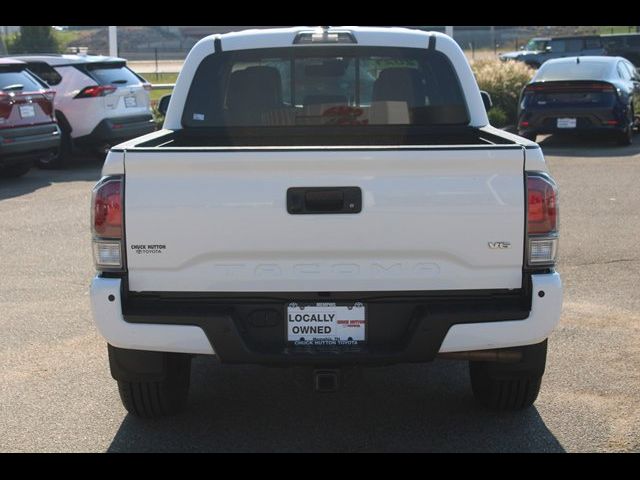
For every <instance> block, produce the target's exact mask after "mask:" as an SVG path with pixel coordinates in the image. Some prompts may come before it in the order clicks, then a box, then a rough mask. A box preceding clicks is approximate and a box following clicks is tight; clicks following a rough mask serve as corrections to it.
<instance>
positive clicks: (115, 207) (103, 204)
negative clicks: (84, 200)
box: [91, 177, 125, 272]
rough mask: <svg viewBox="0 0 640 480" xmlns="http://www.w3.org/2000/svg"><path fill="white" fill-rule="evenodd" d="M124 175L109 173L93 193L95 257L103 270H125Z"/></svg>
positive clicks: (95, 260) (98, 266) (92, 227)
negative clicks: (111, 175)
mask: <svg viewBox="0 0 640 480" xmlns="http://www.w3.org/2000/svg"><path fill="white" fill-rule="evenodd" d="M123 200H124V190H123V179H122V177H105V178H103V179H102V180H100V181H99V182H98V184H97V185H96V186H95V187H94V189H93V193H92V195H91V230H92V231H93V261H94V263H95V266H96V269H97V270H99V271H109V272H122V271H124V268H125V267H124V263H125V262H124V245H123V225H122V211H123V207H124V204H123Z"/></svg>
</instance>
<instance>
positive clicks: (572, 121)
mask: <svg viewBox="0 0 640 480" xmlns="http://www.w3.org/2000/svg"><path fill="white" fill-rule="evenodd" d="M638 98H640V76H639V75H638V72H637V70H636V68H635V66H634V65H633V64H631V62H629V61H628V60H626V59H624V58H622V57H570V58H560V59H556V60H549V61H548V62H546V63H545V64H544V65H542V67H540V70H538V72H537V73H536V75H535V76H534V77H533V78H532V79H531V81H530V82H529V84H527V86H526V87H525V88H524V89H523V91H522V95H521V97H520V105H519V110H518V131H519V133H520V135H521V136H523V137H526V138H529V139H531V140H535V138H536V136H537V135H539V134H549V133H567V132H573V133H576V132H578V133H587V132H588V133H604V134H608V135H611V136H613V137H615V138H616V139H617V140H618V142H619V143H620V144H622V145H629V144H631V143H632V141H633V129H634V123H635V121H636V120H635V116H634V100H637V99H638Z"/></svg>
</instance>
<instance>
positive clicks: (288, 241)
mask: <svg viewBox="0 0 640 480" xmlns="http://www.w3.org/2000/svg"><path fill="white" fill-rule="evenodd" d="M332 28H335V30H348V31H350V32H352V33H353V35H354V36H355V38H356V39H357V45H358V46H384V47H407V48H423V49H426V48H427V45H428V44H429V41H430V39H433V38H435V40H436V41H435V48H436V50H438V51H440V52H442V53H444V54H445V55H446V56H447V57H448V59H449V60H450V62H451V64H452V65H453V67H454V69H455V73H456V75H457V76H458V78H459V81H460V85H461V87H462V91H463V92H464V96H465V99H466V102H467V109H468V113H469V120H470V122H469V126H470V127H476V128H478V129H482V132H484V133H488V134H492V133H493V134H495V135H497V136H498V137H501V138H500V139H498V140H497V141H496V143H493V142H491V141H487V143H486V144H485V143H484V138H482V140H481V141H478V142H476V143H475V144H473V145H466V144H465V145H437V146H425V145H403V146H395V145H394V146H387V145H375V146H344V147H338V146H330V147H323V146H256V147H251V146H235V147H234V146H225V147H215V146H199V147H196V146H189V145H191V144H190V143H189V142H188V141H187V142H185V143H183V144H180V143H179V142H176V145H186V146H175V147H174V146H171V145H172V142H171V140H169V139H170V138H171V137H172V135H173V134H174V133H180V132H179V131H180V130H182V129H183V125H182V114H183V109H184V108H185V102H186V100H187V97H188V94H189V90H190V88H191V83H192V80H193V78H194V75H195V73H196V71H197V69H198V67H199V66H200V64H201V62H202V61H203V59H205V58H206V57H208V56H210V55H212V54H214V52H216V45H217V46H218V47H221V49H222V51H223V52H225V51H233V50H245V49H259V48H278V47H283V48H284V47H287V48H306V49H313V48H315V46H313V45H311V46H309V45H293V40H294V38H295V37H296V35H297V34H298V33H300V32H302V31H308V30H310V28H309V27H294V28H283V29H272V30H255V31H244V32H233V33H229V34H225V35H221V36H220V35H217V36H209V37H206V38H204V39H202V40H201V41H200V42H198V43H197V44H196V45H195V46H194V47H193V49H192V50H191V51H190V53H189V55H188V57H187V59H186V61H185V64H184V66H183V68H182V71H181V73H180V75H179V77H178V80H177V83H176V87H175V89H174V91H173V94H172V97H171V102H170V105H169V109H168V112H167V115H166V117H165V123H164V130H163V131H161V132H156V133H155V134H150V135H148V136H145V137H141V138H138V139H136V140H132V141H129V142H125V143H123V144H121V145H120V146H118V147H115V149H114V150H112V151H111V152H110V153H109V155H108V157H107V160H106V162H105V165H104V168H103V174H104V175H122V176H123V178H124V192H125V193H124V226H125V234H124V250H125V252H126V253H125V260H126V272H125V273H123V274H122V275H123V278H125V277H126V282H124V281H123V280H122V279H119V278H104V277H100V276H99V277H96V278H95V279H94V280H93V282H92V286H91V303H92V309H93V315H94V318H95V321H96V324H97V326H98V329H99V330H100V332H101V334H102V335H103V336H104V337H105V339H106V340H107V341H108V342H109V343H110V344H111V345H113V346H116V347H120V348H125V349H133V350H149V351H160V352H182V353H192V354H215V353H216V352H214V347H213V346H212V343H213V344H214V345H217V347H216V348H217V350H218V352H219V353H220V355H221V356H223V353H222V352H223V350H224V349H223V347H221V346H220V345H224V343H222V344H221V343H216V339H217V338H218V337H217V335H218V334H219V335H220V337H224V332H222V333H220V332H217V333H213V334H212V333H211V331H210V330H208V329H209V328H210V324H209V323H207V322H209V321H210V316H209V312H205V313H204V314H202V318H206V321H203V322H201V323H199V325H200V327H198V326H194V324H189V323H188V322H189V321H190V320H191V319H187V320H185V319H181V318H179V317H180V315H181V313H179V314H177V315H175V318H178V321H182V322H183V323H182V324H180V325H178V324H170V323H169V322H168V321H167V319H166V318H163V319H160V320H159V319H158V318H157V317H154V314H155V315H157V316H164V314H165V312H164V311H162V309H163V307H164V306H165V305H170V306H173V307H174V309H175V310H177V311H180V309H181V308H182V305H184V306H185V309H186V310H188V308H189V305H190V301H191V300H190V299H191V298H198V299H203V300H205V301H211V302H212V303H215V301H216V299H219V298H222V299H224V303H225V304H226V303H229V304H232V305H233V306H234V307H239V310H242V308H243V307H245V306H246V305H245V304H243V302H245V301H249V302H250V300H252V299H254V298H258V297H259V298H263V297H264V298H277V299H278V300H277V301H278V302H280V300H281V298H284V297H285V295H276V294H277V293H278V292H301V293H309V294H310V296H312V297H314V298H315V297H316V296H317V297H318V298H320V297H322V296H323V295H327V294H328V295H331V294H332V293H334V292H335V293H340V292H346V294H343V296H345V297H349V295H350V292H351V293H353V295H352V297H353V300H359V299H358V297H359V295H358V292H407V295H406V297H414V296H415V298H417V299H418V300H416V301H418V302H420V303H425V304H428V302H429V301H430V299H431V298H434V299H435V298H437V297H438V295H441V296H443V297H444V300H443V301H444V302H449V299H448V297H447V296H449V295H451V297H452V298H453V299H454V300H452V301H451V303H446V304H445V310H447V312H446V314H452V315H453V317H455V318H454V320H452V321H451V324H450V326H449V325H447V327H448V333H447V334H446V337H445V338H444V341H443V342H442V343H441V345H440V349H439V351H440V352H442V353H444V352H463V351H474V350H484V349H494V348H508V347H516V346H521V345H532V344H536V343H539V342H541V341H543V340H544V339H545V338H547V337H548V335H549V334H550V333H551V331H552V330H553V328H554V327H555V326H556V325H557V323H558V322H559V319H560V311H561V306H562V284H561V281H560V277H559V275H558V274H557V273H554V272H553V269H552V268H550V269H548V270H536V271H535V273H533V274H531V273H530V272H527V273H526V275H525V274H524V273H523V261H524V256H525V255H524V253H525V252H524V245H525V243H526V239H525V227H526V226H525V221H526V210H527V206H526V198H525V196H526V192H525V181H526V180H525V173H526V172H545V173H546V172H548V169H547V166H546V164H545V162H544V158H543V155H542V151H541V150H540V148H539V147H538V146H537V145H536V144H535V143H533V142H530V141H528V140H525V139H523V138H521V137H518V136H516V135H511V134H507V133H506V132H503V131H501V130H497V129H494V128H493V127H491V126H490V125H489V124H488V118H487V114H486V111H485V107H484V105H483V102H482V98H481V95H480V92H479V90H478V87H477V83H476V81H475V78H474V76H473V73H472V71H471V68H470V66H469V64H468V62H467V60H466V58H465V56H464V54H463V52H462V50H461V49H460V48H459V46H458V45H457V44H456V43H455V42H454V41H453V39H451V38H449V37H447V36H446V35H442V34H440V33H433V32H419V31H416V30H410V29H404V28H378V27H332ZM218 49H219V48H218ZM183 133H184V132H183ZM162 136H166V138H165V139H162ZM187 136H188V135H187ZM488 136H491V135H488ZM158 139H161V140H159V141H158V142H157V143H154V141H155V140H158ZM330 141H332V140H330ZM425 143H428V142H425ZM460 143H463V142H460ZM204 144H205V145H215V143H213V142H212V143H211V144H207V143H206V142H205V143H204ZM284 144H285V145H287V144H286V143H284ZM290 187H359V188H360V189H361V191H362V211H361V212H360V213H356V214H326V215H325V214H312V215H292V214H290V213H289V212H288V211H287V189H288V188H290ZM491 244H493V245H496V244H500V245H507V244H508V246H509V248H492V247H491ZM125 288H126V291H125ZM494 290H496V291H498V292H497V293H495V292H494ZM509 290H515V291H513V292H508V291H509ZM225 292H226V293H225ZM268 292H273V293H274V294H273V295H264V296H263V295H253V293H268ZM411 292H418V293H415V295H413V294H412V293H411ZM227 293H228V294H229V295H227ZM494 293H495V300H494ZM402 295H405V293H402V294H400V293H398V295H397V297H401V296H402ZM476 295H478V297H482V295H486V296H485V297H483V298H484V299H485V300H486V298H487V297H489V298H490V300H489V302H486V303H488V304H489V307H488V308H487V307H486V306H485V311H488V312H489V313H488V314H487V317H488V318H483V319H482V321H481V323H476V318H478V317H469V312H470V310H474V309H476V308H477V301H476ZM500 295H502V296H504V297H509V299H507V301H506V303H505V304H502V305H507V307H505V308H510V310H509V311H508V314H509V316H505V315H503V316H502V318H501V319H500V320H498V319H497V318H495V319H494V317H493V314H494V310H493V308H494V307H496V311H498V310H499V309H500V307H501V304H500V302H501V301H502V300H500V298H501V297H500ZM529 295H530V296H531V297H529ZM127 296H130V300H131V299H134V301H133V302H132V304H133V305H134V306H135V298H138V299H139V300H140V299H142V301H141V303H139V304H138V305H143V306H142V307H139V310H137V311H134V313H133V314H132V312H131V310H129V311H127V312H125V310H127V305H130V304H127V303H126V300H127V299H126V297H127ZM389 297H390V298H391V297H396V295H395V294H393V295H389ZM458 297H459V298H462V299H464V298H465V297H466V300H467V301H468V302H469V303H471V305H472V307H471V308H467V309H466V310H465V309H462V310H460V311H458V312H456V311H455V310H456V305H455V298H458ZM511 297H517V298H523V299H524V300H526V302H524V303H526V305H525V307H523V308H521V309H519V310H518V309H517V308H515V307H512V304H513V302H510V301H509V300H512V298H511ZM207 299H208V300H207ZM234 299H237V300H234ZM247 299H249V300H247ZM529 299H530V307H531V308H530V311H529ZM286 301H287V300H286V299H284V300H282V302H283V303H282V304H284V302H286ZM145 302H148V303H145ZM163 302H166V303H165V304H163ZM234 302H237V303H234ZM389 302H392V300H389ZM469 303H465V307H468V306H469ZM486 303H485V305H486ZM176 305H177V307H176ZM279 306H281V305H279ZM154 308H157V309H156V310H154ZM251 308H252V307H251V306H250V307H248V308H247V310H248V311H249V310H250V309H251ZM133 310H135V308H134V309H133ZM141 310H142V311H141ZM150 310H153V312H151V313H149V314H148V315H147V311H150ZM448 310H451V312H449V311H448ZM158 312H160V314H158ZM513 312H516V313H514V314H513V315H512V313H513ZM473 313H475V312H473ZM481 313H482V312H481ZM498 313H499V312H498ZM527 313H528V316H527ZM236 314H237V315H241V313H236ZM127 315H133V316H134V317H136V315H137V317H138V319H137V320H136V318H133V319H128V320H131V321H127V320H125V316H127ZM456 315H457V317H456ZM140 317H141V318H142V321H140ZM145 317H147V318H145ZM453 317H452V318H453ZM525 317H526V318H525ZM194 318H195V317H194ZM425 318H427V320H426V321H429V320H428V318H429V317H428V316H427V317H425ZM145 320H146V321H145ZM384 320H385V321H389V322H395V321H396V320H397V319H396V317H395V316H394V315H386V317H385V319H384ZM405 320H406V319H405ZM464 321H470V322H473V323H459V322H464ZM478 322H480V320H478ZM203 329H204V330H207V333H208V334H209V337H207V335H206V334H205V332H204V330H203ZM283 330H284V329H283ZM443 331H444V330H443ZM214 332H216V331H214ZM442 335H444V333H442ZM438 338H441V337H438ZM223 342H224V340H223ZM434 352H435V350H431V351H430V352H428V353H434ZM285 353H286V352H285ZM223 361H224V359H223Z"/></svg>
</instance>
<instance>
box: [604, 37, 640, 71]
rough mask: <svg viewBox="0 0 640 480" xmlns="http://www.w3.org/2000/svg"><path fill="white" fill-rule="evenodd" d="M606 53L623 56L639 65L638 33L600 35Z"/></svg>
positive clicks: (639, 38) (639, 39)
mask: <svg viewBox="0 0 640 480" xmlns="http://www.w3.org/2000/svg"><path fill="white" fill-rule="evenodd" d="M602 42H603V44H604V46H605V48H606V49H607V54H608V55H613V56H617V57H624V58H626V59H627V60H629V61H630V62H631V63H633V64H634V65H640V33H625V34H613V35H602Z"/></svg>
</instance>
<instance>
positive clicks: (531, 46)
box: [524, 39, 549, 51]
mask: <svg viewBox="0 0 640 480" xmlns="http://www.w3.org/2000/svg"><path fill="white" fill-rule="evenodd" d="M547 43H549V42H548V40H536V39H532V40H529V43H527V44H526V45H525V47H524V49H525V50H534V51H538V50H544V47H546V46H547Z"/></svg>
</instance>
